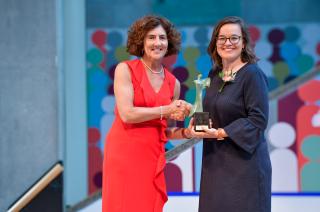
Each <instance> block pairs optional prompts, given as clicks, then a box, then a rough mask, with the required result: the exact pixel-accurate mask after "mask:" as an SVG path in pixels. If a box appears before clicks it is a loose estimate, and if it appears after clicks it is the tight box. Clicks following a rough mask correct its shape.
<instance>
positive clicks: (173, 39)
mask: <svg viewBox="0 0 320 212" xmlns="http://www.w3.org/2000/svg"><path fill="white" fill-rule="evenodd" d="M159 25H161V26H162V27H163V28H164V30H165V31H166V33H167V39H168V50H167V53H166V54H165V56H170V55H173V54H177V53H178V52H179V50H180V45H181V35H180V33H179V32H178V31H177V30H176V29H175V27H174V25H173V24H172V23H171V22H170V21H169V20H168V19H166V18H163V17H160V16H155V15H148V16H144V17H142V18H141V19H139V20H137V21H135V22H134V23H133V24H132V25H131V27H130V29H129V31H128V41H127V52H129V53H130V54H131V55H135V56H138V57H142V56H143V54H144V51H143V43H144V38H145V36H146V35H147V33H148V32H149V31H150V30H152V29H154V28H156V27H157V26H159Z"/></svg>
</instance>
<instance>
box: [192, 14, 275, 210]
mask: <svg viewBox="0 0 320 212" xmlns="http://www.w3.org/2000/svg"><path fill="white" fill-rule="evenodd" d="M208 53H209V55H210V56H211V58H212V60H213V62H214V67H213V69H212V70H211V71H210V73H209V77H210V78H211V84H210V86H209V88H208V89H207V91H206V96H205V98H204V101H203V103H204V111H207V112H209V113H210V118H211V120H212V128H211V129H209V130H207V129H204V130H205V132H195V131H194V130H193V120H191V122H190V125H189V130H190V131H191V135H192V136H193V137H198V138H204V142H203V159H202V173H201V186H200V200H199V212H237V211H239V212H270V211H271V163H270V158H269V153H268V146H267V142H266V139H265V136H264V133H265V129H266V127H267V122H268V89H267V79H266V76H265V75H264V73H263V72H262V70H261V69H260V68H259V67H258V65H257V64H256V61H257V57H256V56H255V54H254V52H253V50H252V47H251V45H250V38H249V33H248V31H247V28H246V26H245V24H244V22H243V21H242V19H240V18H239V17H226V18H224V19H223V20H221V21H220V22H219V23H218V24H217V25H216V27H215V29H214V31H213V34H212V38H211V41H210V44H209V47H208Z"/></svg>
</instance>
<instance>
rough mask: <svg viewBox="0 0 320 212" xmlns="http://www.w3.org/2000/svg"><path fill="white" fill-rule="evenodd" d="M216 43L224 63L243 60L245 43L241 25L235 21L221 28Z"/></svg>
mask: <svg viewBox="0 0 320 212" xmlns="http://www.w3.org/2000/svg"><path fill="white" fill-rule="evenodd" d="M237 38H238V39H237ZM224 41H225V42H224ZM216 45H217V52H218V54H219V56H220V57H221V59H222V62H223V63H225V62H227V63H230V62H234V61H237V60H240V61H241V51H242V48H244V43H243V40H242V33H241V28H240V26H239V25H238V24H233V23H230V24H225V25H223V26H222V27H221V28H220V30H219V34H218V36H217V43H216Z"/></svg>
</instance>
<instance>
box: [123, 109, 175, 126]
mask: <svg viewBox="0 0 320 212" xmlns="http://www.w3.org/2000/svg"><path fill="white" fill-rule="evenodd" d="M119 113H120V117H121V120H122V121H123V122H125V123H132V124H133V123H140V122H145V121H150V120H153V119H165V118H167V117H168V116H169V114H170V113H171V109H170V107H169V106H167V105H165V106H158V107H127V108H123V109H122V111H120V110H119Z"/></svg>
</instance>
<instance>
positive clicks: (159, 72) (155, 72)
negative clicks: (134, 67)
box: [141, 58, 163, 74]
mask: <svg viewBox="0 0 320 212" xmlns="http://www.w3.org/2000/svg"><path fill="white" fill-rule="evenodd" d="M141 62H142V63H143V65H145V67H147V69H148V70H149V71H150V72H151V73H153V74H161V73H162V72H163V66H161V69H160V71H154V70H152V69H151V68H150V67H149V66H148V65H147V64H146V63H145V62H144V61H143V59H142V58H141Z"/></svg>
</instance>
